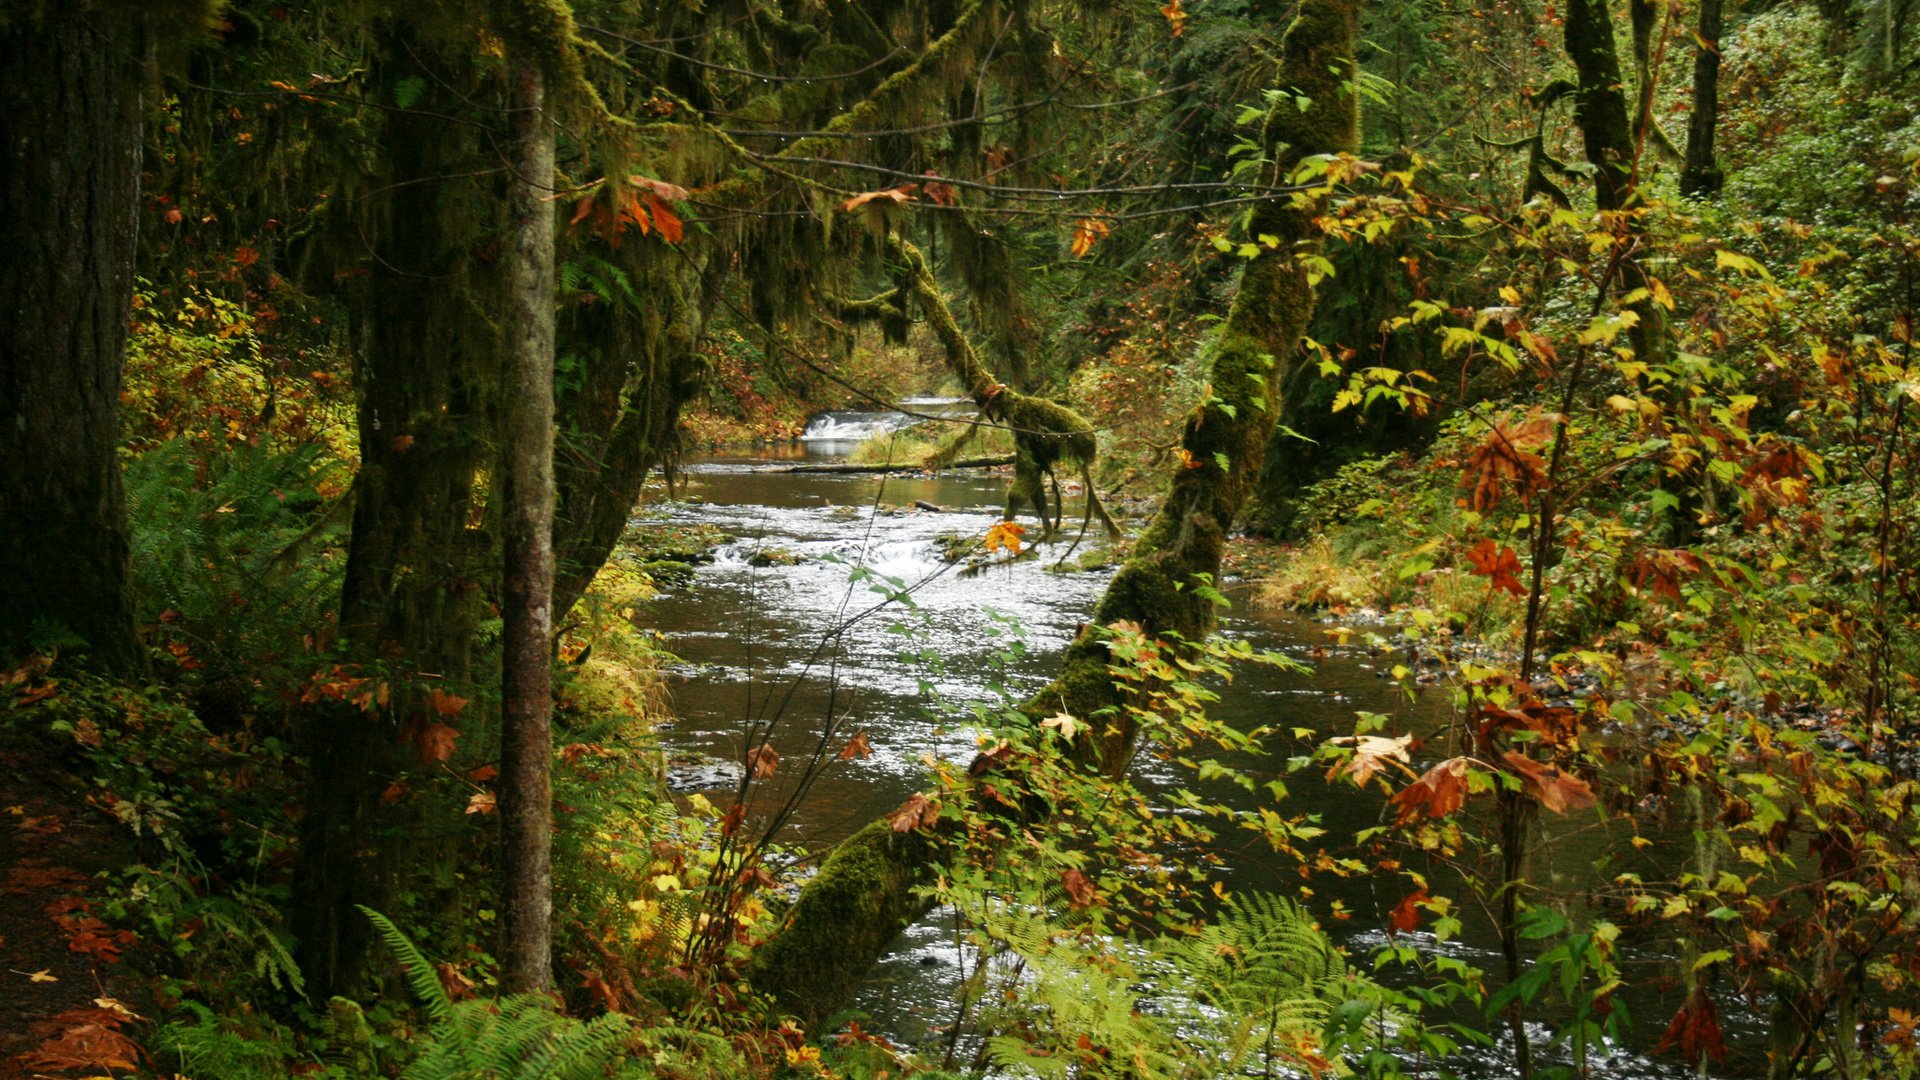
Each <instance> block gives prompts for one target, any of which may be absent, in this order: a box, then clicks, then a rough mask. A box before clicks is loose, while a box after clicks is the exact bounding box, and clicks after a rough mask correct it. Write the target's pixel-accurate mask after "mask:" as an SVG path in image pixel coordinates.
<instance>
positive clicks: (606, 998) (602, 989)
mask: <svg viewBox="0 0 1920 1080" xmlns="http://www.w3.org/2000/svg"><path fill="white" fill-rule="evenodd" d="M580 984H581V985H582V986H584V987H585V988H586V990H587V993H589V994H591V995H593V996H594V997H595V998H596V999H598V1000H599V1002H600V1003H601V1004H602V1005H604V1006H606V1008H607V1011H608V1012H619V1011H620V1010H621V1009H622V1008H623V1007H624V1006H625V1004H626V1003H625V1001H624V1000H622V998H621V996H620V992H619V991H618V990H616V989H615V988H614V987H613V986H612V985H611V984H609V983H608V982H607V980H605V979H603V978H601V977H600V973H599V972H597V971H589V972H587V977H586V978H584V979H582V980H580Z"/></svg>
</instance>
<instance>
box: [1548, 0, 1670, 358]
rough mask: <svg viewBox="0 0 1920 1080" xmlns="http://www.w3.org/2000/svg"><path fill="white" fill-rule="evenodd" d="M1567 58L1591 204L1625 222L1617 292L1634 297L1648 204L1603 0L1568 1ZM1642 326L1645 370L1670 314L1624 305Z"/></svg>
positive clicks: (1664, 336) (1637, 332)
mask: <svg viewBox="0 0 1920 1080" xmlns="http://www.w3.org/2000/svg"><path fill="white" fill-rule="evenodd" d="M1566 42H1567V57H1568V58H1569V59H1571V60H1572V61H1573V66H1574V70H1575V71H1576V72H1577V73H1578V74H1579V90H1578V91H1577V92H1576V95H1575V97H1574V108H1573V118H1574V122H1575V123H1576V124H1578V125H1579V127H1580V135H1581V139H1582V142H1583V144H1584V147H1585V150H1586V156H1587V161H1588V162H1590V163H1592V165H1593V168H1594V177H1593V186H1594V203H1595V205H1596V206H1598V208H1599V209H1600V210H1602V211H1609V212H1618V213H1621V214H1622V215H1623V216H1622V217H1621V218H1619V220H1618V221H1617V223H1616V225H1615V228H1616V229H1618V230H1619V231H1620V232H1621V233H1622V234H1623V235H1622V238H1621V241H1620V242H1621V243H1622V244H1623V245H1625V247H1626V249H1627V253H1626V255H1625V256H1624V257H1623V259H1622V262H1621V265H1620V273H1619V276H1618V278H1617V283H1618V285H1619V290H1620V291H1621V292H1622V293H1630V292H1633V291H1636V290H1639V289H1644V288H1646V287H1647V285H1648V283H1649V282H1648V278H1647V274H1646V270H1645V268H1644V266H1643V265H1642V256H1643V255H1644V252H1641V251H1639V250H1637V249H1638V247H1639V245H1640V242H1641V239H1640V238H1641V237H1642V236H1643V235H1644V233H1645V225H1644V224H1643V223H1642V222H1641V220H1640V218H1639V217H1638V215H1637V214H1634V213H1631V211H1636V210H1639V209H1640V208H1641V207H1642V206H1643V205H1644V204H1645V201H1646V200H1645V199H1643V198H1642V197H1641V194H1640V190H1639V179H1640V178H1639V155H1638V152H1637V147H1636V144H1635V141H1634V132H1633V126H1632V125H1631V124H1630V123H1629V122H1628V120H1627V99H1626V95H1625V93H1624V92H1622V90H1621V89H1620V87H1621V82H1620V57H1619V52H1618V50H1617V49H1616V48H1615V46H1614V39H1613V20H1612V18H1611V17H1610V16H1609V15H1608V14H1607V5H1606V2H1605V0H1570V2H1569V3H1568V5H1567V14H1566ZM1627 307H1628V310H1630V311H1632V312H1633V313H1634V314H1635V315H1637V316H1638V317H1639V321H1638V322H1637V323H1636V324H1635V325H1634V327H1633V328H1632V330H1630V331H1629V332H1628V336H1629V338H1630V340H1631V341H1632V342H1633V348H1634V353H1635V355H1636V356H1637V357H1638V358H1639V359H1640V360H1642V361H1644V362H1645V363H1647V364H1650V365H1653V366H1656V367H1657V366H1658V365H1660V364H1663V363H1665V362H1666V361H1667V356H1668V352H1669V344H1670V342H1669V337H1668V333H1667V311H1666V309H1665V308H1663V307H1661V306H1660V305H1659V304H1657V303H1655V302H1654V301H1653V299H1652V297H1651V296H1646V297H1643V298H1642V299H1640V300H1637V301H1635V302H1634V303H1632V304H1629V305H1627Z"/></svg>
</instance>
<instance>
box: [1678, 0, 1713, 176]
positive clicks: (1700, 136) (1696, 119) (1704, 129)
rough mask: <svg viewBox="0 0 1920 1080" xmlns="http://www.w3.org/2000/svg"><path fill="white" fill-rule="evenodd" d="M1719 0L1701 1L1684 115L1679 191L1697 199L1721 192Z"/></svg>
mask: <svg viewBox="0 0 1920 1080" xmlns="http://www.w3.org/2000/svg"><path fill="white" fill-rule="evenodd" d="M1721 2H1722V0H1700V24H1699V26H1698V28H1697V30H1696V33H1695V48H1696V49H1698V50H1699V51H1698V52H1697V53H1695V54H1694V58H1693V112H1692V114H1691V115H1689V116H1688V118H1687V162H1686V164H1685V165H1684V166H1683V167H1682V168H1681V170H1680V190H1681V192H1682V193H1684V194H1687V195H1692V196H1695V197H1697V198H1703V199H1704V198H1711V197H1713V196H1714V195H1717V194H1719V193H1720V183H1721V180H1722V177H1721V175H1720V166H1719V165H1718V164H1716V163H1715V161H1714V154H1713V136H1714V129H1715V128H1716V127H1717V126H1718V125H1719V123H1720V9H1721Z"/></svg>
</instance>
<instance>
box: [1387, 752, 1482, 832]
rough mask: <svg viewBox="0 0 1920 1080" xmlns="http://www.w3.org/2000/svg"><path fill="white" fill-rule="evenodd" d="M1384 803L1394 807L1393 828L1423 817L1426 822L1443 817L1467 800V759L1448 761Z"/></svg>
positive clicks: (1459, 758) (1422, 775) (1423, 774)
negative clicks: (1394, 825)
mask: <svg viewBox="0 0 1920 1080" xmlns="http://www.w3.org/2000/svg"><path fill="white" fill-rule="evenodd" d="M1387 801H1388V802H1389V803H1391V804H1392V805H1393V808H1394V824H1396V825H1405V824H1407V823H1408V822H1411V821H1413V820H1414V819H1415V818H1419V817H1422V816H1424V817H1426V818H1428V819H1429V820H1432V819H1435V818H1443V817H1446V816H1447V815H1448V814H1451V813H1453V812H1454V811H1455V810H1458V809H1460V807H1461V806H1462V805H1464V804H1465V803H1466V801H1467V759H1466V758H1463V757H1454V758H1448V759H1447V760H1445V761H1443V762H1441V763H1440V764H1438V765H1435V766H1434V767H1433V768H1431V769H1428V770H1427V771H1426V772H1424V773H1422V774H1421V776H1420V779H1418V780H1415V781H1414V782H1413V783H1411V784H1409V785H1407V786H1406V787H1405V788H1403V789H1402V790H1401V791H1400V793H1399V794H1397V795H1395V796H1394V797H1393V798H1391V799H1388V800H1387Z"/></svg>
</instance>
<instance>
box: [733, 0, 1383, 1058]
mask: <svg viewBox="0 0 1920 1080" xmlns="http://www.w3.org/2000/svg"><path fill="white" fill-rule="evenodd" d="M1358 8H1359V0H1304V2H1303V4H1302V6H1301V9H1300V14H1299V16H1298V17H1297V18H1296V19H1295V20H1294V22H1293V24H1292V25H1291V26H1290V27H1289V28H1288V30H1287V33H1286V36H1285V38H1284V39H1283V41H1282V46H1281V51H1282V66H1281V69H1280V84H1281V86H1282V87H1284V88H1287V89H1289V90H1292V91H1294V93H1292V94H1283V95H1281V96H1280V97H1279V99H1278V101H1279V103H1278V104H1277V105H1276V106H1275V107H1274V108H1272V109H1271V110H1270V111H1269V112H1268V114H1267V118H1266V124H1265V130H1264V141H1265V143H1266V145H1267V146H1268V148H1269V150H1270V153H1271V156H1272V157H1273V158H1274V161H1275V164H1274V166H1273V169H1274V172H1273V174H1272V175H1273V178H1274V179H1277V180H1281V181H1284V180H1285V178H1287V177H1288V176H1289V175H1290V174H1291V173H1292V172H1293V169H1294V167H1295V166H1296V165H1298V164H1299V163H1300V162H1301V161H1302V160H1303V159H1305V158H1307V157H1309V156H1312V155H1318V154H1328V153H1340V152H1350V151H1351V150H1352V149H1353V147H1354V143H1355V128H1356V123H1357V117H1356V109H1355V95H1354V88H1353V83H1352V79H1353V75H1354V63H1353V47H1354V35H1355V24H1356V21H1357V16H1358ZM1296 94H1297V95H1299V96H1302V97H1304V98H1305V99H1306V100H1308V101H1309V102H1310V105H1309V106H1308V107H1307V108H1306V109H1304V110H1302V109H1300V108H1299V107H1298V106H1297V105H1296V104H1295V101H1296ZM1248 232H1249V234H1250V235H1253V236H1262V235H1267V236H1273V237H1277V238H1279V240H1280V243H1279V244H1278V245H1277V246H1275V247H1274V248H1271V249H1265V248H1263V249H1262V250H1261V252H1260V254H1258V255H1256V256H1255V257H1254V258H1253V259H1252V260H1250V261H1249V263H1248V264H1247V267H1246V270H1245V271H1244V274H1243V276H1242V278H1241V282H1240V287H1239V290H1238V292H1237V293H1236V295H1235V297H1234V301H1233V305H1232V307H1231V309H1230V311H1229V313H1228V316H1227V319H1226V322H1225V323H1224V324H1223V325H1222V327H1221V330H1220V332H1219V335H1218V337H1217V338H1216V339H1215V340H1214V341H1213V342H1212V343H1211V345H1210V350H1211V360H1212V385H1213V395H1212V398H1211V400H1209V401H1208V402H1207V403H1206V404H1205V405H1203V406H1201V407H1200V408H1199V409H1198V410H1196V412H1195V413H1194V415H1193V416H1192V417H1190V418H1189V419H1188V421H1187V424H1186V428H1185V431H1184V433H1183V435H1182V448H1183V449H1184V450H1185V454H1184V456H1183V458H1182V460H1183V463H1191V467H1187V466H1186V465H1185V464H1183V465H1182V466H1181V467H1177V468H1176V469H1175V470H1174V476H1173V478H1172V481H1171V485H1170V488H1169V490H1168V493H1167V498H1166V502H1165V504H1164V505H1163V506H1162V508H1161V510H1160V513H1159V515H1158V516H1157V517H1156V518H1155V519H1154V521H1153V523H1152V524H1151V525H1150V526H1149V527H1148V529H1147V531H1146V533H1145V535H1143V536H1142V537H1141V538H1140V539H1139V541H1138V543H1137V544H1136V545H1135V548H1134V554H1133V555H1132V557H1131V558H1129V559H1128V560H1127V563H1126V565H1125V566H1123V567H1122V568H1121V570H1120V572H1119V573H1118V574H1117V575H1116V576H1115V578H1114V580H1113V583H1112V584H1111V585H1110V586H1109V587H1108V589H1107V592H1106V595H1105V596H1104V597H1103V598H1102V599H1101V602H1100V604H1099V607H1098V609H1097V612H1096V615H1095V619H1094V622H1095V623H1096V624H1097V625H1105V624H1108V623H1112V622H1115V621H1118V620H1128V621H1132V622H1137V623H1139V624H1140V625H1141V626H1142V627H1144V628H1145V629H1146V631H1147V632H1148V633H1149V634H1155V635H1164V634H1169V633H1172V634H1178V635H1180V636H1181V637H1184V638H1187V639H1189V640H1197V639H1199V638H1200V637H1202V636H1204V635H1205V634H1206V633H1207V632H1208V631H1209V630H1210V629H1211V628H1212V625H1213V618H1214V610H1213V604H1212V603H1211V601H1209V600H1207V599H1205V598H1204V597H1202V596H1200V595H1199V594H1198V591H1197V590H1196V589H1194V588H1193V587H1192V586H1194V585H1195V584H1198V583H1200V582H1205V581H1211V580H1212V579H1213V577H1214V575H1216V574H1218V573H1219V570H1220V560H1221V555H1222V553H1223V552H1224V549H1225V544H1226V537H1227V531H1228V529H1229V527H1230V526H1231V525H1232V523H1233V520H1234V517H1235V515H1236V514H1238V512H1239V510H1240V507H1241V505H1242V503H1243V502H1244V500H1245V498H1246V495H1247V492H1248V490H1249V489H1250V488H1251V487H1252V484H1253V480H1254V478H1255V477H1256V476H1257V475H1258V474H1259V470H1260V464H1261V458H1262V456H1263V454H1264V451H1265V447H1266V445H1267V442H1268V439H1269V438H1270V437H1271V435H1272V433H1273V427H1274V417H1276V416H1277V415H1278V413H1279V408H1278V405H1279V400H1278V395H1279V392H1280V388H1281V386H1282V385H1283V383H1284V380H1285V376H1286V373H1287V370H1288V369H1289V367H1290V366H1291V362H1292V359H1293V356H1294V353H1295V351H1296V349H1297V348H1298V345H1299V341H1300V336H1301V334H1302V333H1303V332H1304V331H1305V329H1306V325H1307V321H1308V319H1309V317H1310V316H1311V315H1312V311H1313V292H1312V288H1311V286H1310V285H1309V283H1308V279H1307V274H1306V270H1305V268H1304V265H1303V263H1302V261H1301V260H1300V256H1301V255H1302V254H1304V253H1307V252H1310V251H1312V250H1314V249H1315V248H1316V247H1317V245H1318V240H1319V235H1320V232H1319V229H1318V228H1317V227H1316V226H1315V224H1314V221H1313V204H1312V200H1311V199H1310V198H1308V197H1304V196H1302V197H1298V198H1295V199H1289V200H1275V201H1272V202H1266V203H1262V204H1259V206H1258V208H1257V209H1256V210H1255V211H1254V213H1253V216H1252V221H1251V222H1250V227H1249V229H1248ZM906 251H910V249H906V248H904V245H903V252H906ZM910 257H911V255H909V258H910ZM935 329H936V331H938V330H940V327H939V326H938V325H936V327H935ZM973 389H974V388H973V386H972V385H971V384H969V391H970V392H972V390H973ZM1007 392H1008V391H1006V390H1001V391H999V392H998V393H995V394H992V395H989V400H992V399H995V398H999V397H1001V396H1004V395H1005V394H1006V393H1007ZM1016 400H1017V399H1016ZM983 407H984V405H983ZM1000 407H1001V408H1005V406H1004V405H1002V406H1000ZM1003 415H1007V414H1003ZM1007 418H1008V422H1009V423H1010V424H1016V423H1019V422H1020V421H1019V420H1018V419H1016V418H1015V417H1013V416H1011V415H1008V416H1007ZM1025 419H1026V421H1027V423H1032V417H1031V414H1028V415H1027V417H1026V418H1025ZM1047 419H1056V420H1057V417H1048V416H1044V415H1043V416H1042V421H1043V423H1044V421H1045V420H1047ZM1022 426H1024V425H1022ZM1033 426H1034V427H1035V429H1036V430H1054V429H1049V428H1045V427H1043V425H1042V424H1034V425H1033ZM1087 434H1089V435H1090V434H1091V432H1088V433H1087ZM1066 438H1067V439H1068V440H1071V438H1072V435H1071V433H1068V434H1067V436H1066ZM1068 445H1069V448H1070V446H1071V443H1070V441H1069V444H1068ZM1117 703H1118V694H1117V692H1116V690H1115V689H1114V686H1113V679H1112V677H1111V676H1110V675H1109V673H1108V670H1107V654H1106V649H1105V647H1104V646H1103V645H1102V643H1101V642H1100V640H1099V638H1098V637H1096V636H1095V635H1093V634H1090V633H1089V634H1082V635H1081V637H1080V638H1079V639H1078V640H1076V641H1075V642H1074V643H1073V644H1072V645H1071V646H1070V647H1069V648H1068V650H1067V655H1066V657H1065V659H1064V661H1063V662H1062V665H1061V670H1060V675H1059V677H1058V678H1057V679H1055V680H1054V682H1053V683H1052V684H1050V685H1049V686H1048V687H1046V688H1045V689H1044V690H1042V691H1041V692H1040V693H1038V694H1036V695H1035V696H1034V697H1033V698H1032V699H1031V700H1030V701H1029V702H1028V704H1027V706H1026V710H1027V711H1028V712H1029V714H1031V715H1033V716H1035V717H1036V718H1037V717H1039V716H1044V715H1048V714H1051V713H1053V712H1056V711H1059V710H1062V709H1064V710H1065V711H1067V712H1070V713H1072V714H1073V715H1075V716H1081V717H1090V716H1094V715H1096V714H1099V713H1101V712H1102V710H1104V709H1107V708H1108V707H1109V706H1112V705H1115V704H1117ZM1135 741H1136V732H1135V731H1134V730H1133V729H1132V726H1131V725H1130V724H1128V723H1127V722H1125V721H1119V722H1116V723H1114V724H1112V725H1110V726H1109V728H1108V730H1107V732H1106V734H1105V736H1104V737H1103V738H1102V739H1101V740H1098V741H1088V740H1083V743H1084V744H1085V745H1087V746H1089V747H1091V748H1092V749H1091V750H1090V754H1091V755H1092V756H1094V757H1096V758H1097V760H1090V761H1089V762H1088V764H1089V765H1095V766H1098V767H1101V768H1106V769H1109V770H1117V769H1120V768H1124V766H1125V763H1126V762H1127V761H1128V760H1130V758H1131V757H1132V752H1133V748H1134V743H1135ZM941 839H942V838H941V837H940V836H939V835H937V834H923V833H917V832H916V833H908V834H898V833H894V832H892V829H891V826H890V824H889V823H888V822H886V821H884V820H883V821H880V822H875V823H874V824H872V825H869V826H867V827H866V828H865V829H863V830H861V831H860V832H859V833H856V834H855V835H854V836H853V838H852V839H850V840H848V841H847V842H846V843H844V844H842V845H841V846H840V847H839V848H837V849H836V850H835V851H834V852H833V854H832V855H831V856H830V857H829V858H828V859H827V861H826V863H825V864H824V866H823V867H822V869H821V872H820V875H819V876H818V877H817V878H816V879H815V880H814V881H813V882H811V883H809V884H808V885H807V887H806V888H805V889H803V890H802V891H801V894H800V899H799V901H798V903H796V904H795V905H794V908H793V910H792V911H791V912H790V913H789V915H788V918H787V920H786V924H785V926H784V928H783V930H782V931H781V932H780V934H779V935H778V936H777V937H776V938H775V939H774V940H773V941H772V942H770V943H769V944H768V945H766V946H765V947H763V948H762V949H761V950H760V951H759V952H758V953H757V954H756V955H755V957H754V960H753V963H752V967H751V969H750V971H749V978H750V979H751V981H752V983H753V985H754V986H755V987H756V988H758V989H760V990H763V991H766V992H769V993H771V994H772V995H773V997H774V1000H775V1002H776V1003H777V1005H778V1007H779V1008H780V1009H781V1010H783V1011H785V1012H788V1013H791V1014H793V1015H795V1016H798V1017H800V1018H801V1019H802V1020H804V1021H805V1022H807V1023H809V1024H817V1023H818V1022H820V1021H821V1020H822V1019H823V1018H824V1017H826V1016H827V1015H829V1014H831V1013H832V1012H833V1011H834V1010H836V1009H838V1008H840V1007H841V1006H842V1005H844V1004H845V1002H846V1001H848V1000H849V999H850V998H851V996H852V994H853V992H854V991H855V990H856V989H858V987H859V984H860V981H861V979H863V978H864V977H865V974H866V972H867V970H868V969H869V967H870V966H871V965H872V962H873V960H874V959H875V958H876V957H877V956H878V955H879V953H880V951H881V950H882V949H884V948H885V947H886V946H887V944H888V943H889V942H891V941H892V940H893V938H894V937H895V936H896V935H897V934H898V933H899V931H900V930H901V929H903V928H904V927H905V926H906V925H907V924H908V922H910V921H911V920H912V919H913V918H915V917H917V916H918V915H919V914H921V913H922V912H923V911H924V909H925V902H924V901H923V900H918V899H916V898H914V896H913V887H914V886H915V885H918V884H922V883H924V882H925V881H926V880H927V879H928V877H929V875H930V873H931V871H932V867H933V866H934V865H935V860H936V859H937V858H939V857H940V856H941V854H942V853H943V847H942V844H941Z"/></svg>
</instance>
